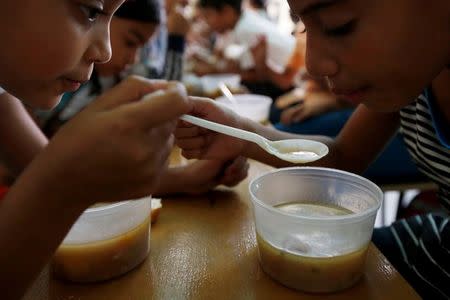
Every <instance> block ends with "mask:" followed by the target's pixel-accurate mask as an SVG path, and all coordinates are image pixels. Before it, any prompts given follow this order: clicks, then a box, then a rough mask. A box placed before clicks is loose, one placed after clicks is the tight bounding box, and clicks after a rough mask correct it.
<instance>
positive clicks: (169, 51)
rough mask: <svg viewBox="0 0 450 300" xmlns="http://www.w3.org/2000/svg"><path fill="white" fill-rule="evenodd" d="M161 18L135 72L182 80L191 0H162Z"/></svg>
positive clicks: (150, 76) (149, 76)
mask: <svg viewBox="0 0 450 300" xmlns="http://www.w3.org/2000/svg"><path fill="white" fill-rule="evenodd" d="M158 1H159V3H160V15H161V21H160V25H159V26H158V28H157V30H156V32H155V34H154V36H153V38H152V39H151V40H149V41H148V42H147V43H146V44H145V45H144V47H143V48H142V51H141V53H140V60H141V62H142V64H140V65H137V66H134V68H133V71H132V73H134V74H137V75H141V76H145V77H148V78H160V79H166V80H178V81H179V80H181V79H182V76H183V62H184V54H185V47H186V36H187V33H188V32H189V29H190V22H189V20H188V18H187V16H186V13H185V11H184V10H185V8H186V6H187V5H188V1H187V0H158Z"/></svg>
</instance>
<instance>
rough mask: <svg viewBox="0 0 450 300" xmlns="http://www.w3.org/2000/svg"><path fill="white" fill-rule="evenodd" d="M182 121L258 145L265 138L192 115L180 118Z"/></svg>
mask: <svg viewBox="0 0 450 300" xmlns="http://www.w3.org/2000/svg"><path fill="white" fill-rule="evenodd" d="M180 119H181V120H183V121H186V122H189V123H191V124H194V125H197V126H200V127H203V128H207V129H209V130H212V131H216V132H219V133H223V134H226V135H229V136H232V137H236V138H239V139H242V140H246V141H250V142H253V143H257V144H258V145H259V144H260V143H261V142H263V139H264V138H263V137H261V136H259V135H257V134H256V133H253V132H249V131H245V130H242V129H238V128H234V127H231V126H227V125H223V124H219V123H215V122H211V121H208V120H205V119H201V118H197V117H194V116H191V115H182V116H181V117H180Z"/></svg>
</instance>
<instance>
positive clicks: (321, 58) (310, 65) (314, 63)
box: [305, 39, 339, 78]
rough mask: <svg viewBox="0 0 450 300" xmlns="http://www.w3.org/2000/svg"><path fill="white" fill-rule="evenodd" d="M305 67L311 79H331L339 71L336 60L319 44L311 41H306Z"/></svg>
mask: <svg viewBox="0 0 450 300" xmlns="http://www.w3.org/2000/svg"><path fill="white" fill-rule="evenodd" d="M305 65H306V69H307V71H308V73H309V74H310V75H311V76H313V77H321V78H323V77H333V76H335V75H336V74H337V73H338V71H339V65H338V63H337V60H336V58H335V57H333V55H332V54H331V53H329V51H328V49H326V48H324V47H323V46H322V45H321V44H320V42H318V43H316V42H315V41H314V40H312V39H307V41H306V54H305Z"/></svg>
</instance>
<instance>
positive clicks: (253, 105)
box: [216, 94, 272, 123]
mask: <svg viewBox="0 0 450 300" xmlns="http://www.w3.org/2000/svg"><path fill="white" fill-rule="evenodd" d="M234 98H235V99H236V102H237V104H233V103H231V102H230V100H228V99H227V98H226V97H224V96H222V97H219V98H217V99H216V101H217V102H219V103H221V104H223V105H225V106H227V107H228V108H230V109H231V110H233V111H235V112H236V113H237V114H239V115H241V116H243V117H246V118H249V119H251V120H253V121H255V122H260V123H264V122H266V121H267V120H268V119H269V112H270V105H271V104H272V99H271V98H270V97H267V96H263V95H255V94H242V95H234Z"/></svg>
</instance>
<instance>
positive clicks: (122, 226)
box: [52, 197, 151, 283]
mask: <svg viewBox="0 0 450 300" xmlns="http://www.w3.org/2000/svg"><path fill="white" fill-rule="evenodd" d="M150 216H151V197H146V198H142V199H138V200H132V201H124V202H119V203H114V204H106V205H101V206H98V207H93V208H89V209H87V210H86V211H85V212H84V213H83V214H82V215H81V216H80V217H79V218H78V220H77V222H76V223H75V224H74V225H73V226H72V228H71V230H70V231H69V233H68V234H67V236H66V238H65V239H64V241H63V243H62V244H61V245H60V247H59V248H58V250H57V251H56V253H55V255H54V257H53V259H52V270H53V272H54V274H55V275H56V277H58V278H60V279H64V280H68V281H72V282H81V283H83V282H96V281H103V280H108V279H111V278H114V277H117V276H120V275H122V274H124V273H126V272H128V271H130V270H131V269H133V268H135V267H136V266H137V265H139V264H140V263H141V262H142V261H143V260H144V259H145V258H146V257H147V256H148V253H149V250H150V224H151V220H150V218H151V217H150Z"/></svg>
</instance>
